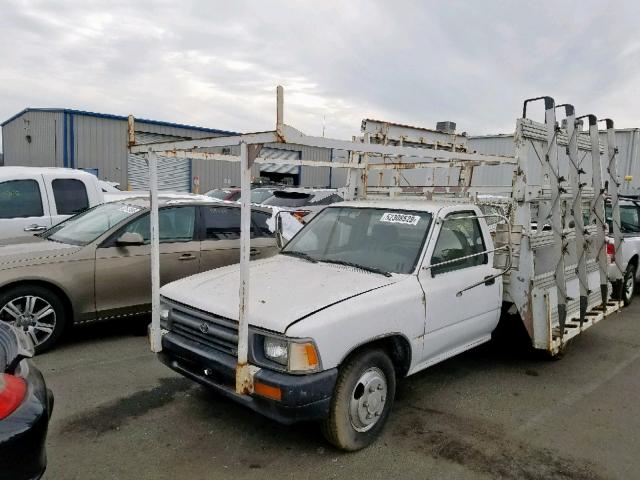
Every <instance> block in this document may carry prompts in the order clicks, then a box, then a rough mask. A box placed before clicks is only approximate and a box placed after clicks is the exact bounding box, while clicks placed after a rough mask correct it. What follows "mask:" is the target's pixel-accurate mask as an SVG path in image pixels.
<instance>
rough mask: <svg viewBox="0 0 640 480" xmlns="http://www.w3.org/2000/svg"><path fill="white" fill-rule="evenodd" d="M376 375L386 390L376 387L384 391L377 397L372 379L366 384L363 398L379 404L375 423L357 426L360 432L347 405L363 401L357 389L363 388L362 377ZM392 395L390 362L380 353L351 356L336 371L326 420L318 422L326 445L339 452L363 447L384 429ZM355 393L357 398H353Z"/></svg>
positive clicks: (394, 386) (393, 378)
mask: <svg viewBox="0 0 640 480" xmlns="http://www.w3.org/2000/svg"><path fill="white" fill-rule="evenodd" d="M372 372H373V373H372ZM380 374H382V375H383V376H384V379H383V380H384V381H385V382H386V390H383V389H382V388H379V387H378V388H379V390H380V391H381V392H382V391H384V394H382V393H380V394H378V393H377V391H376V390H377V389H375V388H373V387H375V386H377V385H379V384H375V383H373V382H374V380H375V377H374V378H373V379H372V381H371V383H370V387H372V390H369V392H370V393H367V396H368V397H367V398H372V399H373V401H374V402H375V403H376V405H377V406H380V405H381V407H380V408H381V410H380V411H378V412H377V413H378V415H375V418H378V420H374V422H375V423H373V424H372V425H371V426H360V430H362V429H363V428H368V429H367V430H366V431H359V430H358V429H357V427H356V426H354V421H353V420H352V414H351V413H350V406H351V405H352V403H351V402H352V400H353V401H354V402H358V401H359V399H361V398H362V399H364V394H363V393H360V391H361V389H364V388H365V387H364V385H363V384H362V383H360V381H361V380H362V379H363V378H364V377H363V375H380ZM371 392H373V393H371ZM395 393H396V374H395V369H394V367H393V363H392V362H391V359H390V358H389V356H388V355H387V354H386V353H385V352H384V351H383V350H379V349H375V350H364V351H362V352H360V353H358V354H355V355H353V356H352V357H350V358H349V359H348V360H347V361H346V362H345V363H344V364H343V365H342V367H341V368H340V373H339V374H338V380H337V382H336V387H335V390H334V393H333V398H332V399H331V407H330V411H329V417H328V418H327V419H326V420H324V421H323V422H322V433H323V434H324V436H325V438H326V439H327V440H328V441H329V442H330V443H332V444H333V445H335V446H336V447H338V448H340V449H342V450H347V451H356V450H360V449H362V448H365V447H367V446H368V445H370V444H371V443H372V442H373V441H374V440H375V439H376V438H377V437H378V435H379V434H380V432H381V431H382V429H383V428H384V425H385V423H386V421H387V418H388V417H389V412H390V411H391V407H392V405H393V400H394V398H395ZM358 394H359V396H357V395H358ZM376 395H379V397H378V398H375V396H376ZM378 402H381V403H378Z"/></svg>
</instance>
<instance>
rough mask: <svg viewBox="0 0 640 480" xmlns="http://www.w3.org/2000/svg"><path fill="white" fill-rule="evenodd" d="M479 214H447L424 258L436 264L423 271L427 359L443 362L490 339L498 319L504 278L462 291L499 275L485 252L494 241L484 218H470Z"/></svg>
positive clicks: (430, 263) (427, 360)
mask: <svg viewBox="0 0 640 480" xmlns="http://www.w3.org/2000/svg"><path fill="white" fill-rule="evenodd" d="M475 215H476V213H475V212H473V211H466V212H455V213H452V214H449V215H447V216H446V217H445V218H444V219H443V220H442V221H441V223H440V230H439V232H437V233H436V235H434V237H433V239H434V241H432V242H431V243H432V246H430V247H429V249H428V251H427V256H426V260H425V265H436V266H434V267H431V268H424V267H423V268H422V269H421V270H420V275H419V278H420V282H421V284H422V286H423V288H424V291H425V296H426V313H427V325H426V336H425V342H424V361H425V362H430V361H439V360H441V359H442V358H446V357H448V356H451V355H454V354H456V353H458V352H459V351H462V350H464V349H466V348H469V347H470V346H471V345H473V344H480V343H482V342H483V341H486V340H488V339H489V338H490V336H491V332H492V331H493V329H494V328H495V327H496V325H497V323H498V319H499V317H500V308H501V305H502V302H501V298H500V295H501V288H502V287H501V283H500V279H498V280H495V279H494V280H488V281H487V282H486V283H482V284H480V286H478V287H475V288H472V289H470V290H467V291H465V292H463V293H462V294H460V295H458V293H459V292H460V291H461V290H462V289H464V288H465V287H467V286H469V285H471V284H473V283H475V282H478V281H480V280H482V279H484V278H486V277H490V276H491V275H494V274H495V273H497V270H496V269H494V268H493V267H492V265H491V263H490V256H491V255H492V254H491V253H486V251H487V245H491V240H490V239H489V236H488V235H489V232H488V229H487V227H486V224H485V223H484V222H482V223H481V222H480V221H479V220H478V219H477V218H470V217H473V216H475ZM465 257H466V258H465ZM456 259H460V260H456ZM443 262H450V263H443ZM438 264H440V265H439V266H437V265H438Z"/></svg>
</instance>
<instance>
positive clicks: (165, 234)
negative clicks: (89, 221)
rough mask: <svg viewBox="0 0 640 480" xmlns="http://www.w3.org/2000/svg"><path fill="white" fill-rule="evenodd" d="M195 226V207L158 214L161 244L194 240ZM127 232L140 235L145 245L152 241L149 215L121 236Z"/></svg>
mask: <svg viewBox="0 0 640 480" xmlns="http://www.w3.org/2000/svg"><path fill="white" fill-rule="evenodd" d="M194 224H195V207H193V206H191V207H172V208H163V209H161V210H160V211H159V212H158V225H159V227H160V243H173V242H190V241H192V240H193V230H194ZM125 232H132V233H139V234H140V235H142V238H144V243H145V245H148V244H149V243H150V241H151V233H150V232H151V230H150V227H149V214H148V213H146V214H145V215H143V216H141V217H138V218H137V219H136V220H134V221H133V222H131V223H130V224H129V225H127V226H126V227H124V228H123V229H122V231H121V232H119V235H122V234H123V233H125Z"/></svg>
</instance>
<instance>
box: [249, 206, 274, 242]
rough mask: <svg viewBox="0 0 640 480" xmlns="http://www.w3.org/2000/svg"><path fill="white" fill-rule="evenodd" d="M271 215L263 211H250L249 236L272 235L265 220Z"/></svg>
mask: <svg viewBox="0 0 640 480" xmlns="http://www.w3.org/2000/svg"><path fill="white" fill-rule="evenodd" d="M270 217H271V215H269V214H268V213H265V212H257V211H255V210H254V211H252V212H251V223H252V225H251V238H261V237H273V235H274V234H273V232H272V231H271V230H269V226H268V225H267V220H269V218H270Z"/></svg>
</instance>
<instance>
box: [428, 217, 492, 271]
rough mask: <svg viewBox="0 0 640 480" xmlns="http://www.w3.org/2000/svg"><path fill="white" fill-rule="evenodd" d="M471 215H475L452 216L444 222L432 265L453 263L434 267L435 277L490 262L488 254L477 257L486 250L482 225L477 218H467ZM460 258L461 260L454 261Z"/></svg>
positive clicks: (432, 257)
mask: <svg viewBox="0 0 640 480" xmlns="http://www.w3.org/2000/svg"><path fill="white" fill-rule="evenodd" d="M470 215H473V213H472V212H464V213H460V214H454V215H450V216H448V217H447V218H446V219H445V220H444V222H443V224H442V228H441V229H440V234H439V235H438V240H437V241H436V246H435V248H434V250H433V255H432V256H431V265H435V264H437V263H441V262H449V261H451V263H447V264H444V265H440V266H436V267H432V269H431V272H432V274H433V275H437V274H439V273H445V272H452V271H454V270H460V269H463V268H469V267H475V266H478V265H483V264H486V263H487V262H488V261H489V259H488V256H487V254H486V253H484V254H483V255H475V254H480V253H482V252H485V251H486V248H485V244H484V238H483V236H482V230H481V229H480V223H479V222H478V219H477V218H467V217H469V216H470ZM470 255H475V256H470ZM464 257H468V258H464ZM458 258H460V260H458V261H452V260H456V259H458Z"/></svg>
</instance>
